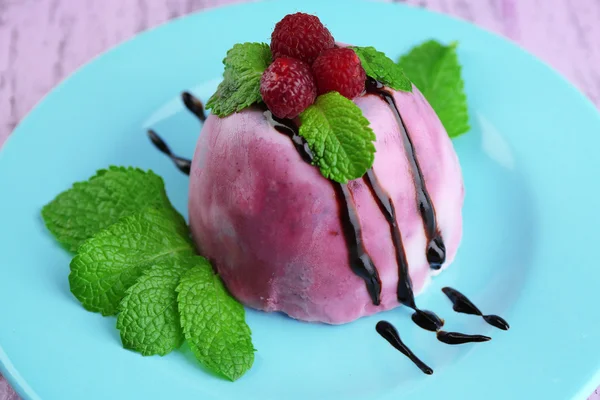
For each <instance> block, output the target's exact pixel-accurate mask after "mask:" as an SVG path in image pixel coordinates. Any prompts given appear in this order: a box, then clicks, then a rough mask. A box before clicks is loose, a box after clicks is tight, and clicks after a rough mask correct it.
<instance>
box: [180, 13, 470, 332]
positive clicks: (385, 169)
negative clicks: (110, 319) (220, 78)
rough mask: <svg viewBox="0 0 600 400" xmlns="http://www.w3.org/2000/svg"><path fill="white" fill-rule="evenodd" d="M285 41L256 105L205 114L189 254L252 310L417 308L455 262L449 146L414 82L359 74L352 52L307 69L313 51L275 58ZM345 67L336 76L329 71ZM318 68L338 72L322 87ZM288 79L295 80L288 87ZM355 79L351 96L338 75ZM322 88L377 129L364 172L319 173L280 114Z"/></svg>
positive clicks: (339, 314) (320, 314)
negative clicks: (404, 84) (203, 260)
mask: <svg viewBox="0 0 600 400" xmlns="http://www.w3.org/2000/svg"><path fill="white" fill-rule="evenodd" d="M286 18H288V17H286ZM286 18H284V20H282V22H280V23H279V24H278V25H277V26H276V28H275V32H274V34H273V37H272V39H273V40H275V39H276V38H277V37H278V36H277V35H276V33H277V32H278V28H281V27H280V24H282V23H284V22H285V21H286ZM303 18H304V17H303ZM315 18H316V17H315ZM288 22H289V21H288ZM282 29H283V28H282ZM323 29H325V28H323ZM279 30H280V31H281V29H279ZM298 30H301V29H300V28H298V26H296V27H294V29H291V30H290V31H289V32H296V31H298ZM289 32H287V33H286V34H287V35H288V36H289V35H290V33H289ZM280 33H281V32H280ZM318 33H319V32H318ZM319 34H323V35H325V37H324V39H323V38H322V39H323V40H321V41H320V42H319V40H320V39H319V38H316V39H314V40H313V42H315V43H323V46H324V47H326V48H331V47H333V46H335V45H334V42H333V38H332V37H331V38H329V36H326V35H330V34H329V32H328V31H326V32H325V33H323V31H321V32H320V33H319ZM285 38H287V36H285ZM313 42H311V43H313ZM294 43H295V42H294ZM285 44H286V43H283V44H282V43H279V42H278V43H277V45H276V46H274V44H273V43H271V50H273V52H274V53H273V59H274V61H273V62H272V64H271V65H270V66H268V68H267V69H266V72H265V73H264V74H263V77H262V79H261V88H260V89H261V94H262V99H263V100H264V103H262V102H258V104H254V105H252V106H249V107H248V106H246V107H243V109H239V110H236V112H232V113H228V114H227V115H219V116H217V115H214V114H211V115H210V116H209V117H208V118H207V119H206V121H205V123H204V126H203V128H202V132H201V135H200V138H199V140H198V144H197V148H196V152H195V155H194V158H193V161H192V165H191V171H190V190H189V193H190V194H189V218H190V221H189V222H190V227H191V231H192V235H193V239H194V241H195V243H196V245H197V247H198V251H199V253H200V254H202V255H204V256H205V257H207V258H208V259H210V261H211V262H212V264H213V266H214V267H215V268H216V270H217V272H218V274H219V275H220V276H221V278H222V279H223V281H224V282H225V284H226V286H227V288H228V289H229V291H230V292H231V294H232V295H233V296H234V297H236V298H237V299H238V300H239V301H240V302H242V303H244V304H245V305H247V306H249V307H252V308H255V309H258V310H263V311H267V312H273V311H279V312H283V313H285V314H287V315H289V316H290V317H292V318H295V319H299V320H303V321H318V322H324V323H329V324H342V323H347V322H350V321H353V320H355V319H357V318H360V317H362V316H365V315H370V314H374V313H377V312H379V311H383V310H387V309H390V308H393V307H397V306H398V305H400V304H404V305H407V306H409V307H411V308H413V309H415V310H417V307H416V304H415V300H414V296H416V295H418V294H419V293H421V292H422V291H423V290H424V289H425V287H426V286H427V283H428V282H429V280H430V277H431V276H432V275H435V274H437V273H439V272H440V270H441V269H443V268H446V267H448V266H449V265H450V263H451V262H452V260H453V259H454V257H455V255H456V252H457V249H458V246H459V243H460V240H461V235H462V205H463V197H464V189H463V181H462V175H461V170H460V165H459V162H458V158H457V156H456V153H455V152H454V149H453V146H452V143H451V141H450V139H449V137H448V135H447V133H446V131H445V129H444V127H443V126H442V124H441V122H440V120H439V119H438V117H437V115H436V113H435V112H434V110H433V109H432V107H431V106H430V105H429V103H428V102H427V100H426V99H425V98H424V96H423V95H422V94H421V92H420V91H419V90H418V89H417V88H416V87H414V86H413V87H412V91H410V83H409V86H408V87H409V89H408V90H406V89H405V90H394V89H392V86H393V85H391V84H389V85H388V84H387V82H385V81H384V80H383V79H378V77H376V76H372V74H370V73H369V71H370V70H369V68H368V65H365V60H364V59H362V58H361V59H362V61H363V66H365V69H364V70H366V71H367V74H365V72H364V70H363V68H362V67H361V66H360V62H361V60H359V58H358V57H357V55H356V54H354V53H352V52H350V53H351V54H350V56H349V58H348V57H347V56H348V52H346V53H345V55H344V54H341V53H342V52H341V51H339V52H338V53H340V56H339V57H338V55H337V53H336V51H332V50H331V49H330V50H327V51H325V52H324V53H321V54H326V55H327V56H328V57H330V59H329V60H324V61H323V60H321V59H320V58H319V57H321V56H318V57H317V59H316V61H313V59H314V54H318V52H316V51H313V53H314V54H313V55H312V58H311V59H310V60H308V61H307V60H304V61H302V57H301V54H300V55H298V54H294V55H293V56H294V57H297V58H299V59H300V61H294V60H296V59H293V60H291V61H290V60H289V59H288V58H285V54H284V56H280V55H278V56H277V57H283V60H279V59H276V57H275V55H276V54H275V50H276V51H277V52H282V51H283V52H285V51H286V47H285ZM336 48H337V47H336ZM259 50H261V51H262V50H264V49H262V48H261V49H259ZM267 50H268V48H267ZM292 50H294V51H298V49H297V48H295V47H294V48H293V49H292ZM300 50H302V49H300ZM312 50H314V49H312ZM344 50H348V49H344ZM336 57H337V58H336ZM344 57H346V58H344ZM332 60H333V61H332ZM226 61H227V60H226ZM311 62H312V63H313V64H312V69H311V67H310V65H311V64H310V63H311ZM354 62H356V65H352V68H355V69H354V70H350V69H348V71H350V72H348V73H347V74H346V75H343V76H342V78H340V76H341V75H339V74H337V70H335V68H346V67H345V65H349V64H352V63H354ZM319 63H320V64H319ZM299 64H303V65H299ZM298 65H299V66H298ZM316 65H320V66H321V67H319V68H321V69H323V68H324V71H325V72H319V70H318V69H317V67H315V66H316ZM340 65H342V67H339V66H340ZM323 66H324V67H323ZM331 66H334V67H331ZM227 68H228V67H227V63H226V79H227V74H228V73H231V74H235V73H236V70H235V66H234V67H232V69H231V70H230V71H229V72H227ZM276 68H279V69H276ZM327 68H330V69H332V68H333V72H332V73H331V74H330V75H329V76H327V77H326V79H325V78H323V76H324V75H327V74H328V73H329V71H328V70H327ZM347 68H350V67H347ZM290 70H292V73H290V72H289V71H290ZM311 71H312V72H311ZM286 73H288V74H292V75H293V76H294V77H293V79H294V80H293V81H292V83H291V84H288V82H287V81H286V77H285V74H286ZM311 74H314V78H313V77H312V75H311ZM336 74H337V75H336ZM361 74H362V75H361ZM298 76H299V78H298ZM330 76H331V77H330ZM348 76H350V78H347V77H348ZM357 76H358V78H356V77H357ZM355 78H356V79H359V81H358V86H356V85H354V88H355V89H357V90H355V92H354V93H351V92H352V90H354V89H353V86H352V85H351V84H350V83H352V82H350V83H349V84H347V85H346V84H345V81H343V79H349V80H350V81H351V80H352V79H355ZM269 79H271V81H269ZM290 79H292V78H290ZM382 81H383V82H382ZM298 82H300V83H298ZM307 82H308V83H307ZM313 82H315V83H313ZM323 82H325V85H326V86H328V88H327V89H326V90H323V87H322V85H323ZM339 82H342V83H343V84H344V85H345V86H344V85H342V84H340V83H339ZM269 84H271V86H270V87H267V88H266V89H265V86H268V85H269ZM311 85H314V86H311ZM332 85H333V89H332V88H331V87H329V86H332ZM335 85H338V86H339V89H336V87H335ZM299 86H301V87H300V89H298V87H299ZM225 89H227V88H225ZM269 90H270V91H269ZM331 90H337V91H338V92H340V93H341V95H340V97H342V96H344V99H346V98H348V99H352V102H351V101H350V100H345V101H347V102H348V103H349V105H350V106H351V107H354V108H355V109H357V110H358V109H360V110H359V111H358V112H362V115H363V116H364V117H365V118H366V120H368V124H369V127H370V129H371V130H372V132H373V133H374V141H373V144H374V150H375V153H374V161H373V162H372V165H371V166H370V168H368V169H367V170H366V172H365V173H364V174H361V176H358V177H356V178H355V179H351V180H349V181H348V182H343V181H342V182H340V181H335V180H332V179H328V178H326V177H325V176H324V175H323V174H322V171H320V170H319V165H318V164H319V160H318V159H316V158H315V154H314V148H311V146H310V145H309V144H308V143H307V141H306V140H305V138H304V137H303V136H302V134H301V133H302V131H301V127H300V125H301V123H302V122H301V121H302V118H301V117H302V115H300V117H296V116H297V115H298V113H299V112H293V115H289V114H286V115H282V114H283V113H285V112H288V111H290V110H293V109H294V107H296V106H297V105H298V104H299V102H302V101H304V100H306V99H307V101H306V104H300V107H299V108H298V107H296V111H298V110H302V109H305V108H306V107H307V106H310V104H312V103H313V102H315V97H316V96H317V95H318V94H322V93H324V92H329V91H331ZM223 93H226V90H224V91H223ZM317 102H318V99H317ZM210 104H211V102H209V105H210ZM279 106H283V108H282V107H279ZM356 106H357V107H358V108H356ZM286 107H287V108H286ZM282 109H283V110H284V111H281V110H282ZM214 111H215V110H214V108H213V112H214ZM290 113H292V112H290ZM216 114H218V112H217V113H216ZM299 128H300V129H299Z"/></svg>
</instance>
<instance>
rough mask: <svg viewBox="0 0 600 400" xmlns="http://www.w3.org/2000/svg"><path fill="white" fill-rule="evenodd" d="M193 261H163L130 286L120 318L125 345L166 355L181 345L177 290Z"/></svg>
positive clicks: (146, 351) (120, 327)
mask: <svg viewBox="0 0 600 400" xmlns="http://www.w3.org/2000/svg"><path fill="white" fill-rule="evenodd" d="M193 261H194V258H192V257H185V258H175V257H172V258H168V259H166V260H163V261H159V262H157V263H156V264H155V265H153V266H152V267H150V268H149V269H147V270H146V271H144V273H143V274H142V276H140V277H139V279H138V280H137V282H136V283H135V284H134V285H133V286H131V287H130V288H129V289H127V291H126V295H125V297H124V298H123V301H121V304H120V306H119V310H120V313H119V316H118V317H117V329H118V330H119V331H121V342H122V343H123V347H125V348H126V349H131V350H134V351H137V352H139V353H141V354H142V355H144V356H149V355H154V354H158V355H161V356H163V355H165V354H168V353H170V352H171V351H172V350H175V349H177V348H178V347H179V346H181V344H182V343H183V339H184V338H183V331H182V329H181V323H180V321H179V310H178V309H177V292H176V291H175V289H176V288H177V285H178V284H179V279H180V278H181V275H183V273H185V271H187V270H188V269H189V268H190V266H191V265H193V263H192V262H193Z"/></svg>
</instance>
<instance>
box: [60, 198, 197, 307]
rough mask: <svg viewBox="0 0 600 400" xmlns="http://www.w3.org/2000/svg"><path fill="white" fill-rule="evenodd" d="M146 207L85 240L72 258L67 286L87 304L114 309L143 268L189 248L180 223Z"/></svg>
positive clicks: (187, 252)
mask: <svg viewBox="0 0 600 400" xmlns="http://www.w3.org/2000/svg"><path fill="white" fill-rule="evenodd" d="M181 224H182V222H181V221H177V220H173V219H172V218H170V217H169V216H168V215H167V214H165V213H164V212H162V211H159V210H155V209H148V210H146V211H144V212H142V213H139V214H135V215H132V216H129V217H126V218H124V219H122V220H121V221H119V222H117V223H116V224H114V225H112V226H110V227H109V228H107V229H105V230H103V231H102V232H100V233H98V234H97V235H95V236H94V237H93V238H92V239H90V240H88V241H86V242H85V243H84V244H83V245H82V246H81V247H80V248H79V250H78V252H77V255H76V256H75V258H73V260H72V261H71V274H70V275H69V283H70V285H71V292H72V293H73V294H74V295H75V297H77V299H78V300H79V301H80V302H81V304H82V305H83V306H84V307H85V309H86V310H89V311H94V312H99V313H102V315H114V314H116V313H117V311H118V307H119V303H120V302H121V300H122V299H123V297H124V296H125V291H126V290H127V289H128V288H129V287H130V286H132V285H133V284H134V283H135V282H136V280H137V279H138V278H139V277H140V276H141V275H142V273H143V272H144V270H146V269H148V268H150V267H152V266H154V265H156V264H160V263H173V262H175V261H174V259H175V258H177V257H180V256H188V255H190V254H193V253H194V248H193V246H192V243H191V241H190V239H189V237H188V236H187V235H183V234H182V233H183V232H187V227H186V226H185V224H183V225H181Z"/></svg>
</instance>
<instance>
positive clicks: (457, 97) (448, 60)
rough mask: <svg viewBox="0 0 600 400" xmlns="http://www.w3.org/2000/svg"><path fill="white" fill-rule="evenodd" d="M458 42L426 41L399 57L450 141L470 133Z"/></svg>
mask: <svg viewBox="0 0 600 400" xmlns="http://www.w3.org/2000/svg"><path fill="white" fill-rule="evenodd" d="M457 45H458V44H457V43H456V42H453V43H451V44H450V45H448V46H445V45H443V44H441V43H439V42H436V41H435V40H429V41H427V42H425V43H422V44H421V45H419V46H416V47H414V48H413V49H412V50H410V52H408V53H407V54H405V55H403V56H402V57H400V61H399V62H398V63H399V65H400V66H401V67H402V68H403V69H404V71H405V72H406V74H407V75H408V76H409V77H410V79H411V80H412V81H413V83H414V84H415V86H416V87H418V88H419V90H420V91H421V93H423V96H425V98H426V99H427V101H429V104H431V106H432V107H433V109H434V110H435V112H436V113H437V115H438V117H439V118H440V121H441V122H442V124H443V125H444V127H445V128H446V131H447V132H448V136H450V137H451V138H454V137H457V136H460V135H462V134H463V133H465V132H467V131H468V130H469V115H468V111H467V98H466V95H465V91H464V82H463V79H462V77H461V66H460V63H459V62H458V55H457V54H456V47H457Z"/></svg>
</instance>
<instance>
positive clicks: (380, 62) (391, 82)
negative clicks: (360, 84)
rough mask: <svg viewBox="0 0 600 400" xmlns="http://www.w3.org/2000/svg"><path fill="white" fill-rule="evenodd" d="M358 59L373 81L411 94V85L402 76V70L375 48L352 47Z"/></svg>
mask: <svg viewBox="0 0 600 400" xmlns="http://www.w3.org/2000/svg"><path fill="white" fill-rule="evenodd" d="M352 49H353V50H354V51H355V52H356V54H357V55H358V57H359V58H360V61H361V64H362V66H363V68H364V69H365V72H366V73H367V76H370V77H371V78H373V79H376V80H378V81H379V82H381V83H383V84H384V85H386V86H389V87H391V88H392V89H395V90H402V91H404V92H412V84H411V83H410V80H409V79H408V78H407V77H406V75H404V72H403V71H402V68H401V67H400V66H399V65H398V64H396V63H395V62H394V61H392V60H391V59H390V58H388V57H387V56H386V55H385V54H384V53H382V52H381V51H377V50H376V49H375V47H371V46H369V47H352Z"/></svg>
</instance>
